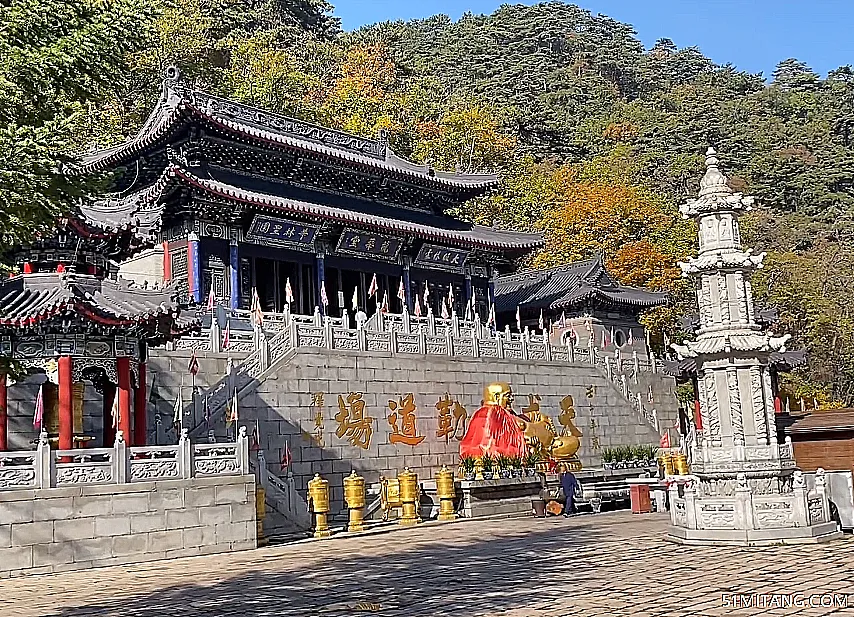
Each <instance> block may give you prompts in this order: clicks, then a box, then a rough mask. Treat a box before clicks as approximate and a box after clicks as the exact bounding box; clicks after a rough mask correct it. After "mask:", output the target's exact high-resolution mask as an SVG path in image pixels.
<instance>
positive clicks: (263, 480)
mask: <svg viewBox="0 0 854 617" xmlns="http://www.w3.org/2000/svg"><path fill="white" fill-rule="evenodd" d="M258 484H260V485H261V486H263V487H264V488H267V459H266V457H265V456H264V450H260V449H259V450H258Z"/></svg>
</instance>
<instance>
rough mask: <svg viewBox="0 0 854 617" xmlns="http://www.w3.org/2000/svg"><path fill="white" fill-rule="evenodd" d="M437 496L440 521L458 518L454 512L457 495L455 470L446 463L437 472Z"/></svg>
mask: <svg viewBox="0 0 854 617" xmlns="http://www.w3.org/2000/svg"><path fill="white" fill-rule="evenodd" d="M436 497H438V498H439V516H438V519H439V520H440V521H453V520H456V518H457V514H456V512H454V498H455V497H456V491H455V490H454V472H453V471H451V470H450V469H448V468H447V467H446V466H445V465H442V468H441V469H440V470H439V471H437V472H436Z"/></svg>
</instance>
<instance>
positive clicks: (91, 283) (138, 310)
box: [0, 272, 200, 342]
mask: <svg viewBox="0 0 854 617" xmlns="http://www.w3.org/2000/svg"><path fill="white" fill-rule="evenodd" d="M75 315H76V316H78V317H82V318H83V319H87V320H91V321H93V322H95V323H98V324H101V325H104V326H114V327H127V328H133V327H139V328H141V329H142V330H143V332H145V333H147V334H148V336H149V337H150V339H151V340H153V341H155V342H162V341H165V340H170V339H172V338H175V337H177V336H178V335H180V334H183V333H186V332H189V331H192V330H197V329H199V326H200V322H199V321H198V319H196V318H195V316H193V315H191V314H182V312H181V307H180V305H179V304H178V296H177V290H176V288H174V287H172V286H167V287H164V288H162V289H151V288H143V287H137V286H134V285H132V284H131V283H129V282H128V281H124V280H118V281H114V280H111V279H106V280H102V279H99V278H97V277H94V276H90V275H83V274H76V273H71V272H63V273H59V272H45V273H37V274H24V275H19V276H16V277H14V278H10V279H7V280H5V281H3V282H2V283H0V330H3V329H6V328H12V329H27V328H31V327H37V326H40V325H42V324H46V323H50V322H51V321H53V320H54V319H55V318H64V317H68V316H75Z"/></svg>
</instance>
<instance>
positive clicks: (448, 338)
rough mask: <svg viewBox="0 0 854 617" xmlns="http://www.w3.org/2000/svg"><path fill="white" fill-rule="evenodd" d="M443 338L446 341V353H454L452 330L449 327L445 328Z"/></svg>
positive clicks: (450, 354) (451, 354)
mask: <svg viewBox="0 0 854 617" xmlns="http://www.w3.org/2000/svg"><path fill="white" fill-rule="evenodd" d="M445 340H446V341H447V343H446V346H447V348H448V355H449V356H453V355H454V332H453V330H452V329H451V328H446V329H445Z"/></svg>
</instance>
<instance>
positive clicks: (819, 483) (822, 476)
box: [809, 467, 831, 525]
mask: <svg viewBox="0 0 854 617" xmlns="http://www.w3.org/2000/svg"><path fill="white" fill-rule="evenodd" d="M815 492H816V494H817V495H818V496H819V497H821V513H822V517H823V519H824V520H823V522H825V523H829V522H830V521H831V517H830V498H829V496H828V494H827V472H825V470H824V468H823V467H819V468H818V469H816V470H815ZM809 524H810V525H812V524H813V523H812V521H810V522H809Z"/></svg>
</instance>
